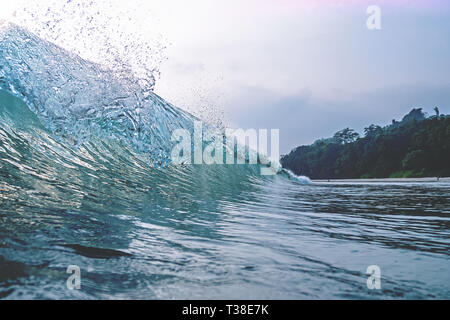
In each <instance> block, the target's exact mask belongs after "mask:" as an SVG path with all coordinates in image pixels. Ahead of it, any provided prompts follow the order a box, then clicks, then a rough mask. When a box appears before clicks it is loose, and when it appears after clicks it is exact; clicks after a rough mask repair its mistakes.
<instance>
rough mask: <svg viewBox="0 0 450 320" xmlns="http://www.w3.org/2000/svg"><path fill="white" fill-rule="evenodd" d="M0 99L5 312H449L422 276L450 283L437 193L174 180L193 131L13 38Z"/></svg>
mask: <svg viewBox="0 0 450 320" xmlns="http://www.w3.org/2000/svg"><path fill="white" fill-rule="evenodd" d="M0 87H1V89H0V222H1V223H0V297H4V298H13V299H14V298H88V299H89V298H339V297H341V298H342V297H358V298H360V297H376V296H383V297H412V298H417V297H433V296H434V297H446V298H448V297H449V287H448V284H449V283H450V281H448V280H449V279H448V276H447V275H448V273H446V272H433V273H430V272H429V271H430V270H429V269H430V266H433V268H436V270H438V271H439V270H441V271H443V270H445V269H446V268H448V246H449V242H448V240H446V239H448V228H446V227H445V226H446V225H447V224H448V217H447V215H448V208H449V207H450V206H449V205H448V204H449V203H448V199H449V198H450V195H449V194H448V186H447V189H445V188H443V187H442V186H441V185H430V186H428V187H426V188H425V189H423V187H422V186H415V185H401V184H400V185H396V186H390V187H385V186H381V187H379V188H377V187H373V186H366V185H355V186H352V185H350V186H348V185H347V186H345V185H344V186H329V185H308V184H307V183H308V182H309V180H308V179H307V178H298V177H294V176H292V175H290V174H289V173H288V172H286V171H282V172H281V174H278V175H273V176H261V175H260V171H259V167H260V166H259V165H249V164H247V165H187V166H175V165H170V157H169V155H170V150H171V148H172V146H173V144H174V142H173V141H171V140H170V137H171V132H172V131H173V130H174V129H179V128H185V129H187V130H190V131H191V130H193V121H195V118H194V117H193V116H191V115H189V114H188V113H186V112H183V111H182V110H180V109H178V108H176V107H174V106H172V105H170V104H169V103H167V102H165V101H164V100H163V99H161V98H160V97H158V96H157V95H156V94H154V93H153V92H151V91H145V90H142V89H141V88H140V87H139V86H138V85H136V84H135V82H134V81H133V78H132V77H131V76H128V75H126V74H125V75H124V74H123V73H119V74H118V73H114V72H113V71H111V70H104V69H103V68H102V67H101V66H99V65H96V64H93V63H90V62H88V61H85V60H83V59H80V58H79V57H77V56H75V55H73V54H71V53H70V52H66V51H64V50H63V49H61V48H59V47H57V46H55V45H52V44H50V43H48V42H45V41H42V40H41V39H39V38H38V37H36V36H34V35H32V34H30V33H29V32H27V31H26V30H24V29H21V28H19V27H16V26H13V25H8V26H5V25H3V27H1V29H0ZM386 188H387V189H389V190H386ZM417 193H420V194H421V195H423V197H424V198H425V199H426V200H424V199H418V198H417V197H414V194H417ZM393 194H396V195H398V196H399V197H398V198H395V199H393V198H391V196H392V195H393ZM402 197H406V198H407V197H410V198H408V199H406V198H405V199H406V200H404V201H405V202H403V200H400V199H404V198H402ZM423 203H426V205H423ZM419 204H422V205H419ZM382 206H384V208H381V207H382ZM446 210H447V211H446ZM405 212H409V214H407V215H405ZM422 216H424V217H426V219H419V218H420V217H422ZM418 217H419V218H418ZM378 221H379V222H380V224H379V225H378V224H377V223H378ZM368 228H372V229H371V231H370V236H368V235H367V232H366V229H368ZM399 230H402V231H399ZM417 230H420V234H419V233H418V231H417ZM403 232H406V233H407V234H408V237H405V236H404V234H403ZM414 237H417V238H419V237H420V239H421V241H413V242H411V241H410V240H411V238H414ZM414 244H415V245H414ZM398 248H402V249H398ZM361 252H364V253H363V254H361ZM386 257H390V258H391V257H395V259H396V261H397V264H392V263H390V262H389V261H390V260H389V259H388V258H386ZM373 261H375V262H377V263H379V264H381V266H382V268H384V266H386V267H390V268H388V270H389V271H387V274H386V275H385V277H386V282H385V283H384V284H383V285H384V286H383V290H381V291H369V290H367V289H366V287H365V283H366V282H365V281H366V275H365V268H366V267H367V265H368V264H373ZM411 261H415V263H416V264H415V265H416V267H417V268H416V269H417V271H414V270H413V271H410V273H409V274H407V275H406V276H405V273H404V270H403V269H402V267H403V266H407V265H411ZM69 265H77V266H79V267H80V268H81V270H82V280H81V286H82V289H81V290H68V289H67V287H66V280H67V277H68V274H67V273H66V269H67V267H68V266H69ZM416 269H415V270H416ZM382 270H384V269H382ZM421 271H424V272H421ZM430 274H433V275H434V274H438V275H439V276H438V277H436V278H433V277H430ZM446 277H447V278H446ZM430 278H431V279H430ZM424 283H425V285H424Z"/></svg>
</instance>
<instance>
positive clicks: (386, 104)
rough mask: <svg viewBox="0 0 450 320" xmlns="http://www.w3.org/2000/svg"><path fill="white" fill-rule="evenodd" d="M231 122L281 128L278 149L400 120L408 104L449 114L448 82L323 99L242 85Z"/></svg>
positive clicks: (231, 105)
mask: <svg viewBox="0 0 450 320" xmlns="http://www.w3.org/2000/svg"><path fill="white" fill-rule="evenodd" d="M228 103H229V109H230V111H231V112H230V113H229V117H230V119H231V121H232V124H233V126H235V127H242V128H255V129H260V128H261V129H262V128H266V129H280V149H281V150H280V151H281V153H287V152H289V151H290V150H291V149H292V148H294V147H296V146H299V145H302V144H310V143H312V142H313V141H315V140H317V139H319V138H326V137H330V136H332V135H333V133H334V132H336V131H338V130H340V129H343V128H345V127H350V128H353V129H355V130H357V131H358V132H360V133H362V132H363V129H364V127H366V126H368V125H370V124H378V125H382V126H384V125H387V124H389V123H391V120H392V119H397V120H401V118H402V117H403V115H405V114H406V113H408V112H409V111H410V110H411V109H412V108H417V107H421V108H424V111H427V112H429V113H430V114H432V113H433V108H434V107H436V106H438V107H439V109H440V111H441V112H442V113H447V114H448V113H450V84H449V85H442V86H430V85H422V84H417V85H404V86H395V87H387V88H382V89H377V90H373V91H369V92H364V93H361V94H358V95H355V96H352V97H351V98H346V99H343V98H336V100H322V99H317V98H314V97H313V96H312V95H311V94H310V92H309V91H306V90H305V91H303V92H300V93H298V94H296V95H290V96H282V95H279V94H277V93H275V92H271V91H269V90H266V89H263V88H257V87H253V88H250V87H246V88H242V91H241V94H240V95H238V96H236V98H235V99H233V100H230V101H229V102H228Z"/></svg>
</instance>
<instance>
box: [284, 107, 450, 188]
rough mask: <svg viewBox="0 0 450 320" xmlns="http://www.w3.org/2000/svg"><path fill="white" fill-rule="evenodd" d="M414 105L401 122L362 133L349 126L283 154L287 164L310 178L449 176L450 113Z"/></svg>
mask: <svg viewBox="0 0 450 320" xmlns="http://www.w3.org/2000/svg"><path fill="white" fill-rule="evenodd" d="M434 111H435V115H433V116H430V117H427V116H426V114H425V113H424V112H423V111H422V108H417V109H412V110H411V112H409V113H408V114H407V115H405V116H404V117H403V119H402V120H401V121H396V120H392V123H391V124H389V125H387V126H384V127H381V126H378V125H374V124H371V125H370V126H368V127H366V128H364V136H362V137H361V136H360V135H359V134H358V133H357V132H355V131H354V130H352V129H350V128H345V129H343V130H340V131H338V132H336V133H335V134H334V136H333V137H331V138H328V139H319V140H317V141H315V142H314V143H313V144H312V145H309V146H300V147H297V148H295V149H293V150H292V151H291V152H290V153H289V154H287V155H284V156H282V157H281V164H282V165H283V167H285V168H288V169H290V170H292V171H293V172H294V173H295V174H297V175H306V176H308V177H310V178H312V179H357V178H388V177H391V178H407V177H425V176H438V177H440V176H442V177H443V176H450V116H449V115H443V114H440V113H439V109H438V108H437V107H436V108H435V109H434Z"/></svg>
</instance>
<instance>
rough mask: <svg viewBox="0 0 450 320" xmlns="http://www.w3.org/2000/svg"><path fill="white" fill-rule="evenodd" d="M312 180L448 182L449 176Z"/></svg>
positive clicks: (323, 180) (319, 180)
mask: <svg viewBox="0 0 450 320" xmlns="http://www.w3.org/2000/svg"><path fill="white" fill-rule="evenodd" d="M311 181H312V182H450V177H439V180H438V178H437V177H424V178H371V179H317V180H314V179H311Z"/></svg>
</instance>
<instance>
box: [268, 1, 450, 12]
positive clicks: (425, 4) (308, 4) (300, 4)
mask: <svg viewBox="0 0 450 320" xmlns="http://www.w3.org/2000/svg"><path fill="white" fill-rule="evenodd" d="M260 5H261V8H263V9H268V10H303V9H314V8H323V7H336V6H339V7H345V6H349V7H350V6H356V7H359V6H369V5H379V6H397V7H416V8H433V7H434V8H435V7H442V6H447V7H448V6H450V1H448V0H314V1H312V0H278V1H267V2H261V4H260Z"/></svg>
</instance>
